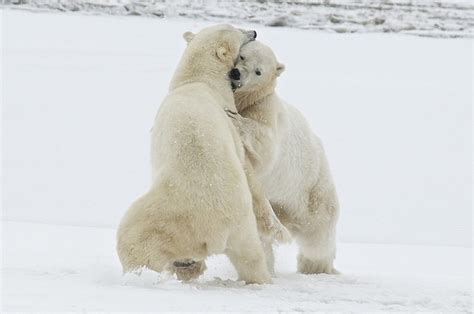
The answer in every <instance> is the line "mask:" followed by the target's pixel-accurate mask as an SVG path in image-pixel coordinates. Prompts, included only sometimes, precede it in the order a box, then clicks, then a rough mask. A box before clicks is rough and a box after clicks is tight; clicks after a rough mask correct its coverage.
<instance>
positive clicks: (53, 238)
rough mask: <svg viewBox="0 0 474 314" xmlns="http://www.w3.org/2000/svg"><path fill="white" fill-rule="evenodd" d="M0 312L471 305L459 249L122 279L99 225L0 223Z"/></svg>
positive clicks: (288, 257) (290, 255)
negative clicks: (259, 277) (241, 274)
mask: <svg viewBox="0 0 474 314" xmlns="http://www.w3.org/2000/svg"><path fill="white" fill-rule="evenodd" d="M3 228H4V230H3V236H4V239H3V241H4V242H3V243H4V247H3V269H2V284H3V290H2V291H3V292H2V297H3V308H2V311H31V310H35V311H45V312H48V311H204V312H205V311H269V312H270V311H271V312H274V311H297V312H300V311H351V312H366V311H435V312H441V311H445V312H468V311H469V310H470V309H471V306H472V303H471V295H472V294H471V282H470V278H469V276H467V274H468V273H470V267H471V266H470V255H471V250H470V249H466V248H448V247H435V246H431V247H430V246H403V245H376V244H340V245H339V254H338V263H337V264H338V267H339V268H340V269H341V270H343V272H344V273H343V274H342V275H338V276H330V275H311V276H305V275H300V274H296V273H295V271H296V252H295V248H294V247H293V246H284V247H279V249H278V252H277V265H276V270H277V277H276V278H275V284H274V285H265V286H258V285H250V286H245V285H244V284H243V283H241V282H236V281H235V279H236V274H235V272H234V270H233V268H232V266H231V265H230V262H229V261H228V260H227V259H226V258H225V257H224V256H217V257H213V258H211V259H210V260H209V262H208V267H209V269H208V270H207V271H206V273H205V275H204V276H203V277H202V278H200V279H199V280H198V281H197V282H194V283H190V284H181V283H180V282H178V281H176V280H175V279H173V278H164V277H162V278H160V277H159V276H158V275H156V274H155V273H152V272H145V273H143V274H142V276H141V277H136V276H131V275H129V276H127V277H125V278H122V277H120V265H119V262H118V260H117V257H116V256H115V252H114V251H113V249H112V248H113V246H114V245H115V231H114V230H112V229H107V228H88V227H71V226H57V225H48V224H35V223H20V222H4V223H3ZM453 265H455V267H453Z"/></svg>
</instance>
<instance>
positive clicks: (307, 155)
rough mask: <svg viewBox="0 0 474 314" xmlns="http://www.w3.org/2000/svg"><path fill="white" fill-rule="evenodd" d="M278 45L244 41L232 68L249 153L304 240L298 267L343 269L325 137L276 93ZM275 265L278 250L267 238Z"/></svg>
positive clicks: (283, 216) (285, 219)
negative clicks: (275, 47) (336, 264)
mask: <svg viewBox="0 0 474 314" xmlns="http://www.w3.org/2000/svg"><path fill="white" fill-rule="evenodd" d="M284 68H285V67H284V66H283V65H282V64H280V63H278V62H277V59H276V57H275V55H274V53H273V52H272V50H271V49H270V48H269V47H267V46H265V45H263V44H262V43H259V42H252V43H249V44H247V45H245V46H244V47H242V49H241V52H240V57H239V60H238V62H237V64H236V67H235V68H234V69H233V70H232V71H231V72H230V77H231V80H232V86H233V88H234V89H235V93H234V97H235V100H236V107H237V110H238V113H239V114H240V115H238V114H232V113H231V112H228V114H229V116H230V117H232V118H234V120H233V121H234V123H235V124H236V126H237V127H238V128H239V129H240V132H241V137H242V140H243V142H244V146H245V149H246V153H247V154H248V155H249V159H250V160H251V162H252V164H253V166H254V169H255V171H256V173H257V175H258V177H259V179H260V180H261V182H262V184H263V186H264V190H265V193H266V197H268V199H269V200H270V202H271V204H272V206H273V209H274V210H275V212H276V214H277V216H278V218H279V219H280V221H281V222H282V223H283V224H284V225H285V226H286V227H287V228H288V229H289V230H290V232H291V233H292V234H293V236H294V237H295V238H296V241H297V243H298V245H299V249H300V252H299V255H298V271H299V272H301V273H305V274H314V273H328V274H333V273H337V271H336V270H335V268H334V266H333V260H334V259H335V255H336V222H337V220H338V215H339V204H338V199H337V195H336V189H335V187H334V184H333V181H332V178H331V174H330V170H329V165H328V162H327V160H326V156H325V153H324V150H323V146H322V144H321V141H320V139H319V138H318V137H317V136H316V135H314V134H313V132H312V131H311V129H310V127H309V125H308V123H307V122H306V120H305V118H304V117H303V115H302V114H301V113H300V112H299V111H298V110H297V109H296V108H295V107H293V106H291V105H289V104H287V103H285V102H284V101H282V100H281V99H280V98H279V97H278V95H277V94H276V93H275V87H276V79H277V77H278V76H279V75H280V74H281V73H282V72H283V71H284ZM264 246H265V251H266V255H267V262H268V263H269V269H270V270H271V271H273V264H274V258H273V250H272V247H271V244H269V243H266V244H265V245H264Z"/></svg>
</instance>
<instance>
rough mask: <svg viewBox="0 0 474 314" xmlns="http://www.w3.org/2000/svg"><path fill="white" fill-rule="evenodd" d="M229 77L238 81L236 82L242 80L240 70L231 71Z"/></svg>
mask: <svg viewBox="0 0 474 314" xmlns="http://www.w3.org/2000/svg"><path fill="white" fill-rule="evenodd" d="M229 77H230V78H231V79H233V80H236V81H238V80H240V71H239V69H237V68H233V69H232V70H230V73H229Z"/></svg>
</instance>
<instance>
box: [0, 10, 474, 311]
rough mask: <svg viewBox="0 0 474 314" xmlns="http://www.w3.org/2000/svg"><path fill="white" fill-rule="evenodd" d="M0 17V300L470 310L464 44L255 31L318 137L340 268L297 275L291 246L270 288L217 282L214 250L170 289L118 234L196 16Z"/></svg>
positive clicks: (142, 184) (223, 273)
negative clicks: (129, 270)
mask: <svg viewBox="0 0 474 314" xmlns="http://www.w3.org/2000/svg"><path fill="white" fill-rule="evenodd" d="M0 12H1V14H0V19H1V23H0V25H1V27H2V32H1V33H2V41H1V43H2V59H3V60H2V61H3V62H2V87H3V93H4V95H3V97H2V109H3V110H2V131H3V134H2V159H3V162H2V197H3V199H2V219H3V223H2V227H3V230H2V236H3V239H2V247H3V251H2V253H3V254H2V297H3V305H2V312H3V311H27V310H43V311H53V310H70V311H73V310H78V311H79V310H110V311H114V310H116V311H118V310H150V311H153V310H183V311H184V310H197V309H199V310H202V311H205V310H210V309H213V310H221V311H230V310H256V311H276V310H282V311H284V310H288V311H289V310H294V311H298V310H307V311H311V310H312V311H315V310H340V311H368V310H374V311H375V310H400V311H416V310H420V311H421V310H427V311H469V310H470V309H471V305H472V303H471V296H472V290H471V277H472V270H471V266H470V265H471V262H472V257H471V248H470V247H471V245H472V231H471V228H472V213H471V202H472V195H471V187H472V185H471V183H472V181H471V180H472V169H471V125H472V108H471V106H472V98H471V97H472V68H471V65H472V61H473V55H472V42H471V41H470V40H467V39H455V40H453V39H432V38H421V37H409V36H402V35H387V34H338V35H335V34H330V33H321V32H318V31H314V30H299V29H290V28H269V27H257V28H256V29H257V31H258V33H259V39H261V40H262V41H264V42H266V43H267V44H269V45H270V46H271V47H273V48H274V50H275V52H276V54H277V56H278V57H279V59H280V60H281V61H282V62H283V63H285V64H286V66H287V70H286V72H285V73H283V76H282V77H281V79H280V82H279V87H278V90H279V92H280V94H281V95H282V96H283V97H284V98H285V99H286V100H288V101H289V102H290V103H292V104H294V105H295V106H297V107H298V108H299V109H300V110H301V111H302V112H303V113H304V114H305V116H306V117H307V118H308V120H309V121H310V123H311V125H312V127H313V129H314V130H315V132H317V133H318V134H319V135H320V137H321V138H322V139H323V140H324V143H325V147H326V151H327V153H328V157H329V161H330V164H331V168H332V170H333V173H334V178H335V182H336V186H337V188H338V192H339V195H340V198H341V207H342V209H341V211H342V212H341V219H340V224H339V240H340V242H341V243H340V245H339V249H338V258H337V261H336V265H337V267H338V268H339V269H340V270H341V271H342V272H343V275H341V276H303V275H298V274H295V248H294V247H293V246H290V247H280V248H279V249H278V262H277V278H276V279H275V285H272V286H257V287H255V286H242V285H241V284H240V283H236V282H234V281H228V279H235V274H234V272H233V270H232V268H231V266H230V265H229V264H228V262H227V260H226V259H225V258H224V257H222V256H221V257H214V258H212V259H211V260H210V261H209V265H208V266H209V270H208V271H207V272H206V274H205V276H204V277H203V278H201V279H200V280H199V281H198V282H197V283H193V284H184V285H183V284H180V283H178V282H176V281H174V280H173V279H164V278H161V279H160V280H159V282H157V279H158V278H157V276H156V275H154V274H151V273H145V274H144V275H143V276H142V277H140V278H134V277H133V276H132V277H127V278H122V277H121V274H120V267H119V264H118V259H117V257H116V255H115V243H114V233H115V231H114V228H115V227H116V226H117V223H118V221H119V219H120V218H121V215H122V214H123V213H124V211H125V210H126V208H127V207H128V205H129V204H130V203H131V201H132V200H134V199H135V198H136V197H137V196H138V195H140V194H141V193H143V192H144V191H145V190H146V188H147V187H148V184H149V161H148V159H149V158H148V149H149V148H148V145H149V142H148V137H149V130H150V127H151V124H152V120H153V118H154V115H155V113H156V111H157V108H158V106H159V103H160V101H161V99H162V98H163V97H164V95H165V94H166V90H167V86H168V82H169V80H170V77H171V75H172V73H173V71H174V68H175V66H176V64H177V61H178V59H179V57H180V54H181V52H182V50H183V49H184V47H185V44H184V40H183V39H182V38H181V34H182V33H183V32H184V31H187V30H198V29H200V28H201V27H203V26H205V25H207V22H197V21H193V20H188V19H179V18H174V19H143V18H140V17H118V16H114V17H111V16H82V15H70V14H62V15H56V14H46V13H41V14H39V13H38V14H34V13H30V12H26V11H16V10H3V11H0ZM239 26H242V27H251V26H249V25H239ZM252 27H255V25H254V26H252ZM73 225H74V226H73ZM361 243H378V244H361ZM449 246H456V247H449ZM216 276H218V277H220V278H221V279H214V277H216Z"/></svg>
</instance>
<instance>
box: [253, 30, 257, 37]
mask: <svg viewBox="0 0 474 314" xmlns="http://www.w3.org/2000/svg"><path fill="white" fill-rule="evenodd" d="M255 38H257V32H256V31H253V39H255Z"/></svg>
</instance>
